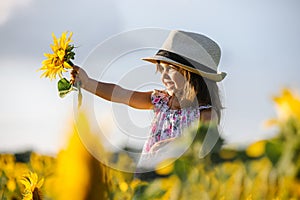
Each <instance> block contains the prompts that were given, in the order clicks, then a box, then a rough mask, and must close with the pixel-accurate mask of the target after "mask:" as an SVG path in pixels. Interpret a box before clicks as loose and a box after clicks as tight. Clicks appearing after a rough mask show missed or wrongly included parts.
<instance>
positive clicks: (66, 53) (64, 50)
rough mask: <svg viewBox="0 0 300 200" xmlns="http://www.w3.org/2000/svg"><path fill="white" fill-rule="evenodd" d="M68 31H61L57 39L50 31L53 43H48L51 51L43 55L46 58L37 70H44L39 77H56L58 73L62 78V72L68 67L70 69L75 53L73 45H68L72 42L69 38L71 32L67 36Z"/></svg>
mask: <svg viewBox="0 0 300 200" xmlns="http://www.w3.org/2000/svg"><path fill="white" fill-rule="evenodd" d="M67 34H68V32H63V33H62V35H61V37H60V38H59V39H57V38H56V36H55V34H54V33H52V38H53V44H51V45H50V47H51V49H52V51H53V53H52V54H49V53H45V54H44V56H45V57H47V59H46V60H44V61H43V62H42V67H41V68H40V69H39V70H42V71H43V70H44V71H45V72H44V73H43V74H42V75H41V77H46V78H50V79H51V80H52V79H56V76H57V75H58V76H59V77H60V78H62V73H63V72H66V71H67V70H68V69H72V66H71V61H70V60H71V59H74V56H75V53H74V52H73V49H74V46H73V45H70V42H72V40H71V38H72V35H73V33H72V32H70V34H69V36H68V37H67Z"/></svg>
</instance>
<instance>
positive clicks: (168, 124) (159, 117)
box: [143, 90, 211, 153]
mask: <svg viewBox="0 0 300 200" xmlns="http://www.w3.org/2000/svg"><path fill="white" fill-rule="evenodd" d="M169 99H170V96H169V95H168V93H167V92H165V91H160V90H154V92H153V93H152V95H151V102H152V103H153V105H154V119H153V121H152V124H151V127H152V128H151V129H150V135H149V138H148V140H147V141H146V143H145V145H144V148H143V153H148V152H151V151H152V150H151V148H152V147H153V145H155V144H156V143H157V142H160V141H163V140H167V139H170V138H176V137H179V136H181V133H182V130H183V129H184V128H186V127H188V126H189V125H190V124H191V123H192V122H194V121H195V120H199V118H200V111H201V110H202V109H206V108H211V106H210V105H207V106H199V107H198V108H194V107H189V108H184V109H179V110H172V109H170V107H169V106H168V102H169Z"/></svg>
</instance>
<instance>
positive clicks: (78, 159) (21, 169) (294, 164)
mask: <svg viewBox="0 0 300 200" xmlns="http://www.w3.org/2000/svg"><path fill="white" fill-rule="evenodd" d="M274 103H275V106H276V109H277V111H278V116H277V117H276V118H274V119H270V120H268V121H267V122H266V125H267V126H272V127H276V128H277V129H276V130H277V134H276V136H275V137H273V138H269V139H266V140H261V141H256V142H254V143H252V144H250V145H249V146H247V147H245V148H233V147H230V146H226V145H223V144H222V143H223V140H222V139H221V138H220V139H219V141H218V142H217V143H216V145H215V146H214V148H213V150H212V151H211V152H210V154H208V155H206V156H205V157H204V158H202V159H199V156H198V153H199V148H200V146H201V144H202V142H203V138H204V136H205V133H206V131H207V126H205V125H202V126H200V127H199V128H198V129H197V130H191V131H196V137H195V138H194V140H193V142H192V144H191V146H190V147H189V148H188V150H187V151H186V152H185V153H184V154H183V155H182V156H181V157H180V158H179V159H176V160H175V161H174V162H171V163H170V164H168V165H166V166H165V167H163V168H158V169H157V170H156V171H155V173H156V178H154V179H149V180H147V181H145V180H140V179H138V178H134V176H133V174H132V173H125V172H122V171H118V170H115V169H112V168H110V167H108V166H106V165H104V164H102V163H101V162H99V161H98V160H97V159H95V158H94V157H93V156H92V155H91V154H90V153H89V152H88V151H87V150H86V149H85V147H84V146H83V145H82V142H81V140H80V138H79V136H78V133H77V129H76V127H75V126H74V128H73V130H71V131H70V133H69V142H68V144H67V146H66V147H65V148H64V149H63V150H61V151H60V152H59V153H58V154H57V155H56V156H53V157H52V156H47V155H40V154H38V153H35V152H24V153H22V154H1V155H0V199H1V200H8V199H26V200H27V199H28V200H29V199H34V200H36V199H45V200H47V199H63V200H66V199H72V200H77V199H78V200H83V199H91V200H93V199H101V200H102V199H116V200H123V199H124V200H127V199H141V200H146V199H157V200H158V199H171V200H173V199H174V200H185V199H186V200H194V199H195V200H198V199H204V200H205V199H222V200H226V199H228V200H232V199H247V200H252V199H253V200H254V199H258V200H261V199H271V200H280V199H282V200H285V199H295V200H296V199H300V98H299V96H297V95H296V94H295V93H293V92H291V91H290V90H288V89H283V90H282V92H281V94H280V95H279V96H277V97H274ZM83 118H84V117H83ZM88 124H89V123H88V122H87V121H86V120H84V119H83V120H82V126H83V127H85V128H86V133H87V135H89V134H90V140H91V141H92V140H93V134H92V133H89V127H88ZM100 150H101V149H100ZM105 153H106V154H107V156H108V157H114V160H115V163H116V166H126V164H128V163H130V162H132V160H131V158H130V157H129V156H128V155H124V154H122V153H114V154H113V153H110V152H105Z"/></svg>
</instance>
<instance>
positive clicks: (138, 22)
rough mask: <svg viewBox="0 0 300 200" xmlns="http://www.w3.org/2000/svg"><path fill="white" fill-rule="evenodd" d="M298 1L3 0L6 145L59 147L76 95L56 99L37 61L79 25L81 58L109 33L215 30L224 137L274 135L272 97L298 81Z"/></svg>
mask: <svg viewBox="0 0 300 200" xmlns="http://www.w3.org/2000/svg"><path fill="white" fill-rule="evenodd" d="M299 6H300V2H299V1H297V0H287V1H279V0H275V1H271V0H266V1H259V0H254V1H243V2H241V1H234V0H229V1H221V0H211V1H209V2H208V1H202V0H200V1H199V0H198V1H196V0H181V1H179V0H172V1H170V0H165V1H158V0H152V1H138V0H128V1H116V0H110V1H96V0H86V1H80V2H76V3H75V2H74V1H71V0H65V1H58V0H52V1H38V0H2V1H1V2H0V44H1V47H0V83H1V84H0V91H1V98H0V152H18V151H23V150H28V149H30V150H34V151H37V152H40V153H43V154H56V153H57V152H58V151H59V149H61V148H62V146H63V145H64V142H65V141H64V134H63V133H64V132H66V131H67V130H69V129H70V127H69V126H70V124H71V122H72V118H73V99H74V98H72V95H70V96H67V97H66V98H64V99H60V98H59V97H58V95H57V89H56V81H52V82H50V81H49V80H46V79H40V78H39V76H40V74H41V72H38V71H37V69H39V68H40V67H41V62H42V60H43V59H44V56H43V53H44V52H50V47H49V44H51V43H52V38H51V33H52V32H53V33H55V34H56V35H57V36H59V35H60V34H61V33H62V32H63V31H66V30H68V31H72V32H74V36H73V40H74V44H75V45H76V46H78V48H76V50H75V51H76V57H75V63H76V64H78V65H81V64H82V63H84V60H85V59H86V58H87V56H88V54H89V52H90V51H91V50H93V49H94V48H95V47H96V45H98V44H99V43H101V42H103V41H104V40H105V39H107V38H109V37H111V36H112V35H115V34H119V33H121V32H124V31H130V30H133V29H138V28H145V27H157V28H163V29H182V30H186V31H193V32H198V33H202V34H205V35H207V36H209V37H211V38H213V39H214V40H216V41H217V42H218V43H219V44H220V46H221V48H222V53H223V54H222V58H221V63H220V70H221V71H225V72H227V73H228V76H227V77H226V79H225V80H224V82H223V88H224V95H225V96H224V103H225V107H226V111H225V119H224V127H223V134H224V137H225V139H226V140H227V142H228V143H232V144H236V143H237V144H243V143H247V142H248V143H250V142H251V141H255V140H259V139H263V138H268V137H270V136H272V134H273V132H274V131H273V130H272V129H265V128H264V126H263V123H264V121H266V120H267V119H270V118H272V117H274V116H275V115H276V113H275V109H274V105H273V102H272V100H271V99H272V96H273V95H276V94H278V91H279V90H280V89H281V88H282V87H289V88H292V89H296V90H297V89H298V90H299V86H300V79H299V77H298V73H299V65H300V60H299V59H298V57H299V52H300V47H299V46H300V40H299V35H300V23H299V20H298V19H299V18H300V13H299ZM145 39H147V38H145ZM128 65H130V63H128ZM83 67H84V66H83ZM91 75H92V74H91ZM105 109H109V108H105Z"/></svg>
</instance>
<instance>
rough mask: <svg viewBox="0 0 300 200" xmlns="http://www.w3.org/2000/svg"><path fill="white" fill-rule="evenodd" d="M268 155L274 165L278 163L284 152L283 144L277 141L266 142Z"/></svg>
mask: <svg viewBox="0 0 300 200" xmlns="http://www.w3.org/2000/svg"><path fill="white" fill-rule="evenodd" d="M265 148H266V155H267V157H268V158H269V159H270V161H271V162H272V164H273V165H276V164H277V162H278V160H279V159H280V156H281V154H282V149H283V148H282V144H281V143H279V142H276V141H269V142H267V143H266V147H265Z"/></svg>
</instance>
